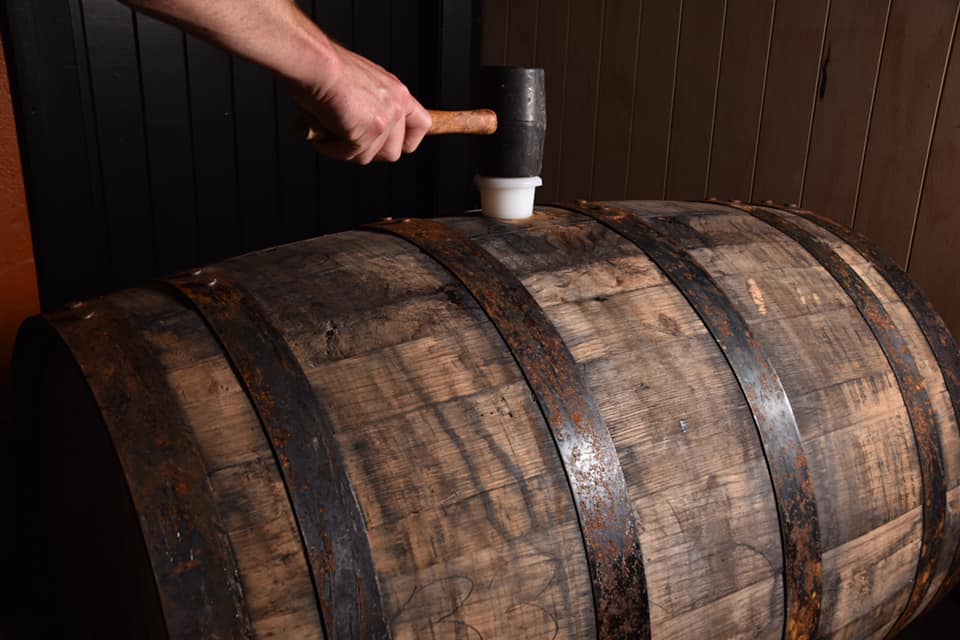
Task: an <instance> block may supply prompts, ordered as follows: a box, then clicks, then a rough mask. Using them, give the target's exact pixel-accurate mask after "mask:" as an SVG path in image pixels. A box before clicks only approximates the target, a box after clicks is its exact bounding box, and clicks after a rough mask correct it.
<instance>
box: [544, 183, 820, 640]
mask: <svg viewBox="0 0 960 640" xmlns="http://www.w3.org/2000/svg"><path fill="white" fill-rule="evenodd" d="M559 206H560V207H563V208H565V209H569V210H571V211H574V212H577V213H581V214H584V215H587V216H589V217H591V218H593V219H594V220H596V221H597V222H599V223H600V224H602V225H604V226H605V227H607V228H608V229H610V230H612V231H614V232H616V233H617V234H619V235H620V236H622V237H623V238H625V239H626V240H629V241H630V242H632V243H633V244H634V245H636V246H637V247H638V248H639V249H640V250H642V251H643V252H644V253H645V254H646V255H647V257H649V258H650V260H651V261H653V263H654V264H655V265H656V266H657V267H658V268H659V269H660V271H662V272H663V274H664V275H665V276H666V277H667V278H668V279H669V280H670V282H672V283H673V285H674V286H675V287H677V289H679V290H680V293H681V294H683V296H684V297H685V298H686V299H687V301H688V302H689V303H690V306H692V307H693V309H694V311H696V313H697V315H699V316H700V319H701V320H702V321H703V323H704V325H705V326H706V328H707V330H708V331H709V332H710V334H711V335H712V336H713V339H714V340H715V341H716V342H717V345H718V346H719V347H720V350H721V351H722V352H723V355H724V357H725V358H726V359H727V362H728V363H729V365H730V369H731V371H732V372H733V375H734V376H735V377H736V379H737V382H738V383H739V385H740V388H741V390H742V391H743V395H744V397H745V398H746V400H747V404H748V406H749V407H750V410H751V412H752V414H753V419H754V423H755V425H756V428H757V433H758V434H759V437H760V443H761V446H762V448H763V455H764V457H765V458H766V462H767V468H768V470H769V472H770V480H771V484H772V485H773V492H774V497H775V499H776V504H777V517H778V519H779V525H780V539H781V546H782V549H783V592H784V630H783V635H784V637H785V638H790V639H794V638H797V639H799V638H809V637H813V636H814V635H816V631H817V627H818V626H819V622H820V603H821V594H822V590H823V559H822V548H821V543H820V525H819V516H818V514H817V506H816V497H815V494H814V486H813V477H812V476H811V475H810V469H809V466H808V463H807V456H806V454H805V453H804V451H803V444H802V442H801V439H800V432H799V430H798V428H797V421H796V417H795V416H794V414H793V409H792V408H791V406H790V400H789V398H788V397H787V394H786V391H785V390H784V388H783V384H782V383H781V381H780V376H779V374H778V373H777V371H776V369H774V367H773V365H771V363H770V361H769V360H768V359H767V357H766V355H765V354H764V352H763V348H762V347H761V345H760V343H759V342H758V341H757V339H756V338H755V337H754V336H753V333H752V332H751V331H750V327H749V326H748V325H747V322H746V321H745V320H744V318H743V316H742V315H741V314H740V313H739V312H738V311H737V310H736V308H735V307H734V304H733V302H732V301H731V300H730V298H729V297H728V296H727V295H726V294H725V293H724V292H723V290H722V289H721V288H720V286H719V285H718V284H717V283H716V282H715V281H714V280H713V278H712V277H711V276H710V275H709V274H708V273H707V272H706V271H705V270H704V269H703V267H702V266H701V265H700V264H699V263H698V262H697V261H696V260H695V259H694V258H693V257H692V256H691V255H690V253H689V252H688V251H687V250H685V249H684V248H683V247H682V246H680V245H679V244H678V243H676V242H674V241H673V240H672V239H671V238H670V237H669V236H667V235H666V233H664V232H663V231H661V230H660V229H658V228H657V226H656V222H655V220H654V219H647V218H640V217H637V216H634V215H632V214H630V213H629V212H627V211H625V210H623V209H619V208H616V207H612V206H607V205H604V204H601V203H590V202H579V203H577V204H576V205H569V204H562V205H559Z"/></svg>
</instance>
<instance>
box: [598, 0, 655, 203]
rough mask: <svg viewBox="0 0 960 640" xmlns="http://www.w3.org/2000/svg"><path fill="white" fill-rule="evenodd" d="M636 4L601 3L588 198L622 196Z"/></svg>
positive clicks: (620, 0)
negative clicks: (601, 22) (593, 136)
mask: <svg viewBox="0 0 960 640" xmlns="http://www.w3.org/2000/svg"><path fill="white" fill-rule="evenodd" d="M641 6H642V5H641V3H639V2H636V1H635V0H607V7H606V10H605V11H604V17H603V32H602V39H601V43H600V47H601V51H600V80H599V88H598V89H599V105H598V107H597V122H596V135H595V138H594V150H593V157H594V163H593V172H592V179H591V186H590V198H593V199H615V198H624V197H626V195H627V194H626V188H627V162H628V159H629V154H630V139H629V137H627V136H624V135H623V132H624V131H627V130H628V129H629V127H630V121H631V118H632V117H633V106H634V101H635V98H636V88H635V87H636V82H637V79H636V68H637V46H638V41H639V37H640V20H641V19H642V18H641V14H642V8H641Z"/></svg>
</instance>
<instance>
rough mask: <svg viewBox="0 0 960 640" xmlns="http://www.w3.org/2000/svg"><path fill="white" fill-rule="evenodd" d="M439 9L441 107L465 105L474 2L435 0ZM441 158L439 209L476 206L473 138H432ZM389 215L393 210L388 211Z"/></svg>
mask: <svg viewBox="0 0 960 640" xmlns="http://www.w3.org/2000/svg"><path fill="white" fill-rule="evenodd" d="M433 1H434V3H435V4H436V6H437V9H438V11H439V25H438V29H437V33H438V36H439V42H438V43H437V44H438V47H437V50H436V56H437V57H436V59H435V64H436V67H435V69H434V70H433V71H432V72H433V73H436V77H437V79H438V82H439V94H438V96H437V99H438V106H439V108H441V109H463V108H466V107H468V106H469V105H470V95H471V80H472V78H471V74H470V71H469V70H470V69H471V61H473V56H474V51H473V46H472V45H473V43H472V35H473V29H472V28H471V25H470V21H471V18H472V16H473V15H474V10H473V6H472V5H473V2H469V1H465V0H433ZM430 144H432V146H433V148H434V150H435V152H436V154H437V156H436V157H437V159H438V166H437V169H436V172H435V181H434V183H433V184H432V185H431V189H432V190H433V191H434V192H435V193H436V195H437V210H438V212H439V213H441V214H442V213H449V212H452V211H457V212H459V211H463V210H464V209H469V208H472V207H474V206H476V205H477V204H478V203H479V196H478V195H477V191H476V189H475V188H474V187H473V166H472V163H471V161H470V159H471V155H470V147H471V145H470V140H468V139H467V136H436V137H433V138H431V140H430ZM387 215H389V214H387Z"/></svg>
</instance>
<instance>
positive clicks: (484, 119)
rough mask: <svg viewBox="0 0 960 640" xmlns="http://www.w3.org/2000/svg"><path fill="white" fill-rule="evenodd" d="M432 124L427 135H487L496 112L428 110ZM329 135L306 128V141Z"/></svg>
mask: <svg viewBox="0 0 960 640" xmlns="http://www.w3.org/2000/svg"><path fill="white" fill-rule="evenodd" d="M429 113H430V117H431V118H433V125H432V126H431V127H430V130H429V131H428V132H427V135H428V136H440V135H446V134H450V133H466V134H471V135H480V136H488V135H491V134H493V133H496V131H497V114H496V113H494V112H493V111H491V110H490V109H474V110H472V111H429ZM328 138H329V136H328V135H327V134H326V133H324V132H323V131H315V130H314V129H311V128H308V129H307V142H324V141H326V140H327V139H328Z"/></svg>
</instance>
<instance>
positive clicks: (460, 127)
mask: <svg viewBox="0 0 960 640" xmlns="http://www.w3.org/2000/svg"><path fill="white" fill-rule="evenodd" d="M428 113H429V114H430V117H431V118H433V126H431V127H430V131H428V132H427V135H428V136H442V135H444V134H447V133H467V134H472V135H479V136H488V135H490V134H493V133H496V132H497V114H496V113H494V112H493V111H491V110H490V109H474V110H473V111H428Z"/></svg>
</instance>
